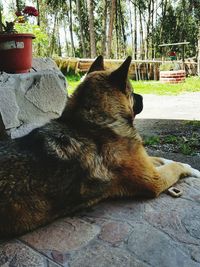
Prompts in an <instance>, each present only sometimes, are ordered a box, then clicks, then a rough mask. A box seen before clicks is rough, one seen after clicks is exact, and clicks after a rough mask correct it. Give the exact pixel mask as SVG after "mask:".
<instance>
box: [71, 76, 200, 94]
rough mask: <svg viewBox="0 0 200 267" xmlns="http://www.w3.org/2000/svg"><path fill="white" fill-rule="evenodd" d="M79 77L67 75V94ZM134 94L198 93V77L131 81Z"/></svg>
mask: <svg viewBox="0 0 200 267" xmlns="http://www.w3.org/2000/svg"><path fill="white" fill-rule="evenodd" d="M80 79H81V76H80V75H68V76H67V81H68V84H69V86H68V93H69V95H70V94H72V93H73V92H74V90H75V88H76V87H77V86H78V84H79V83H80ZM131 83H132V86H133V88H134V92H135V93H139V94H156V95H178V94H180V93H191V92H200V77H196V76H195V77H189V78H186V81H185V82H184V83H180V84H163V83H160V82H159V81H137V82H136V81H131Z"/></svg>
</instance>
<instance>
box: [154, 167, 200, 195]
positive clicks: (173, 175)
mask: <svg viewBox="0 0 200 267" xmlns="http://www.w3.org/2000/svg"><path fill="white" fill-rule="evenodd" d="M156 170H157V172H158V176H157V175H156V176H155V177H154V178H153V179H150V183H151V182H152V190H153V193H154V194H155V196H158V195H159V194H160V193H162V192H163V191H165V190H167V189H168V188H169V187H171V186H172V185H174V184H175V183H176V182H177V181H178V180H179V179H180V178H183V177H187V176H193V177H198V178H200V172H199V171H198V170H195V169H193V168H192V167H191V166H190V165H187V164H182V163H178V162H170V163H167V164H165V165H162V166H159V167H157V168H156ZM156 177H157V179H155V178H156Z"/></svg>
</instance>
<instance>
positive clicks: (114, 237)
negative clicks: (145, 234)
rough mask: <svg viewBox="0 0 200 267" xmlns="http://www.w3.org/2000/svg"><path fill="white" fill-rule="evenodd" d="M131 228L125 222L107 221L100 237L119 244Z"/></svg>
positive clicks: (113, 243)
mask: <svg viewBox="0 0 200 267" xmlns="http://www.w3.org/2000/svg"><path fill="white" fill-rule="evenodd" d="M131 229H132V228H131V227H130V226H129V225H128V224H127V223H125V222H114V221H113V222H106V223H104V224H103V226H102V229H101V233H100V234H99V238H100V239H102V240H103V241H106V242H109V243H111V244H112V245H115V246H117V245H118V244H119V243H120V242H122V241H124V240H125V239H126V237H127V235H128V233H129V232H130V231H131Z"/></svg>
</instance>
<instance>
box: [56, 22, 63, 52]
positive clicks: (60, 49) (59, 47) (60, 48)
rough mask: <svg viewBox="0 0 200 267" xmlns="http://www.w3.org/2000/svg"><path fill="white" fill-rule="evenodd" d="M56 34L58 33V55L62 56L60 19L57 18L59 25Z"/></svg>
mask: <svg viewBox="0 0 200 267" xmlns="http://www.w3.org/2000/svg"><path fill="white" fill-rule="evenodd" d="M56 33H57V34H56V35H57V44H58V52H57V53H58V55H59V57H62V47H61V43H60V31H59V19H57V27H56Z"/></svg>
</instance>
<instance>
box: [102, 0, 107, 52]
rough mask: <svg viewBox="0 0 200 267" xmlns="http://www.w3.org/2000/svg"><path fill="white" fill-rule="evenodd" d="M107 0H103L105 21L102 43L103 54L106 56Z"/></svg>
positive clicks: (103, 23) (103, 22)
mask: <svg viewBox="0 0 200 267" xmlns="http://www.w3.org/2000/svg"><path fill="white" fill-rule="evenodd" d="M107 11H108V4H107V0H103V21H102V41H101V54H102V55H105V50H106V28H107Z"/></svg>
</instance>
